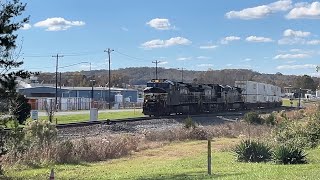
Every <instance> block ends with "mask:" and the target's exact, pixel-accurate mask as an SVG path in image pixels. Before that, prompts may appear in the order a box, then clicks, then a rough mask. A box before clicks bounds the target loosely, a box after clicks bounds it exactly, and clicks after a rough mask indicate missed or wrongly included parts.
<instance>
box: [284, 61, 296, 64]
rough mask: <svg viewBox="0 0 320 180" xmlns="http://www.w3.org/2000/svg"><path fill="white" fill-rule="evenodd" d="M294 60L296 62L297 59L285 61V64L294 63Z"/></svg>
mask: <svg viewBox="0 0 320 180" xmlns="http://www.w3.org/2000/svg"><path fill="white" fill-rule="evenodd" d="M295 62H297V61H295V60H291V61H287V62H286V63H287V64H292V63H295Z"/></svg>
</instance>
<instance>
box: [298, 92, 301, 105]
mask: <svg viewBox="0 0 320 180" xmlns="http://www.w3.org/2000/svg"><path fill="white" fill-rule="evenodd" d="M300 106H301V88H300V91H299V104H298V108H299V109H300Z"/></svg>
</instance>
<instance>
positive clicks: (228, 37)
mask: <svg viewBox="0 0 320 180" xmlns="http://www.w3.org/2000/svg"><path fill="white" fill-rule="evenodd" d="M240 39H241V38H240V37H238V36H227V37H225V38H223V39H222V40H221V44H228V43H229V42H230V41H238V40H240Z"/></svg>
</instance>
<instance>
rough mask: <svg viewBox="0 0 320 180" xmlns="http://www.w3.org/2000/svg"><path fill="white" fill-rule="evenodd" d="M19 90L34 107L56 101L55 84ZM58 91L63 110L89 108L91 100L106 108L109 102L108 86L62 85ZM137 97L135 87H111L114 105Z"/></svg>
mask: <svg viewBox="0 0 320 180" xmlns="http://www.w3.org/2000/svg"><path fill="white" fill-rule="evenodd" d="M18 92H20V93H21V94H23V95H25V96H26V97H27V98H29V99H31V104H33V108H34V109H39V110H42V109H44V104H45V103H47V102H48V101H53V102H54V101H55V96H56V88H55V87H53V86H34V87H24V88H19V89H18ZM57 92H58V93H57V103H58V104H59V107H60V108H59V109H61V110H81V109H89V108H90V106H91V105H90V104H91V102H95V103H96V104H98V105H97V106H99V107H100V108H106V107H107V106H108V105H107V104H108V102H109V89H108V88H107V87H93V90H92V87H61V88H58V91H57ZM92 94H93V100H91V97H92ZM119 97H121V98H120V99H119ZM137 98H138V91H137V90H135V89H123V88H110V102H111V106H112V107H114V106H115V105H117V104H118V106H117V107H120V106H125V104H124V102H131V103H136V102H137ZM32 100H34V101H32ZM120 103H121V104H120Z"/></svg>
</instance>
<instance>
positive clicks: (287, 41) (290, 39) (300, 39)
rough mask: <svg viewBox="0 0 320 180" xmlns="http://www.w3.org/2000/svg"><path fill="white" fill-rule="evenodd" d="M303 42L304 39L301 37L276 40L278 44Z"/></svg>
mask: <svg viewBox="0 0 320 180" xmlns="http://www.w3.org/2000/svg"><path fill="white" fill-rule="evenodd" d="M304 43H305V39H302V38H297V37H295V38H282V39H280V40H278V44H280V45H285V44H288V45H294V44H304Z"/></svg>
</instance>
